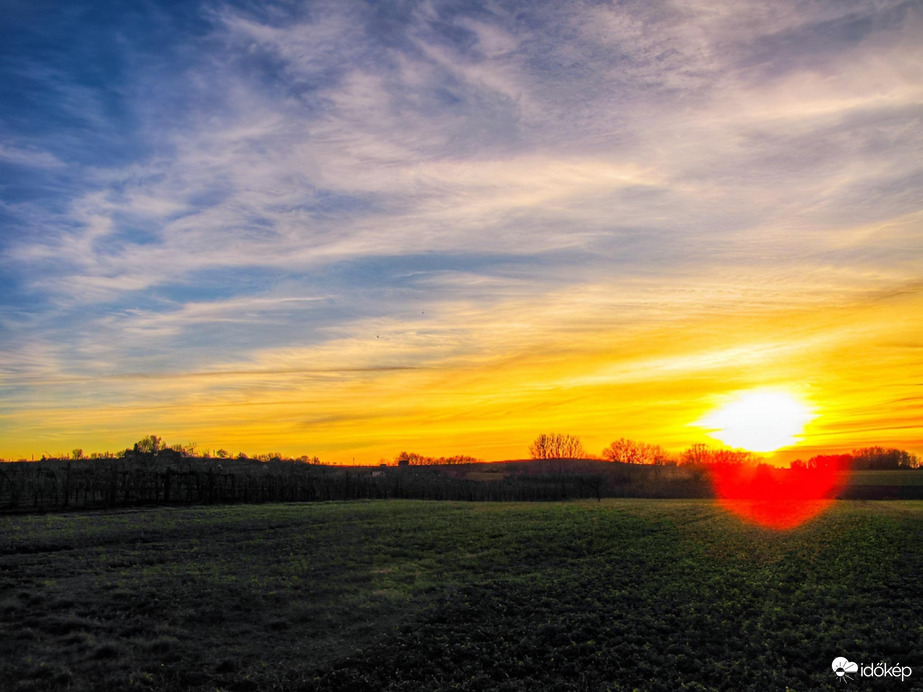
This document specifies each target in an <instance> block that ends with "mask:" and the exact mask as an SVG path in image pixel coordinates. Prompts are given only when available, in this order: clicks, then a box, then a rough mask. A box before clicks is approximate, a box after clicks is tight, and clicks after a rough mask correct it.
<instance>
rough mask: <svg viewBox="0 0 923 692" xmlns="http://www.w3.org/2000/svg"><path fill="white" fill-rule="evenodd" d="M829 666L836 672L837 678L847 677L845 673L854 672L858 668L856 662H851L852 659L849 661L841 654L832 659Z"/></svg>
mask: <svg viewBox="0 0 923 692" xmlns="http://www.w3.org/2000/svg"><path fill="white" fill-rule="evenodd" d="M831 667H832V668H833V672H834V673H836V676H837V677H838V678H848V677H849V676H848V675H847V673H856V672H858V670H859V664H858V663H853V662H852V661H849V660H847V659H845V658H843V657H842V656H838V657H837V658H835V659H833V663H832V664H831Z"/></svg>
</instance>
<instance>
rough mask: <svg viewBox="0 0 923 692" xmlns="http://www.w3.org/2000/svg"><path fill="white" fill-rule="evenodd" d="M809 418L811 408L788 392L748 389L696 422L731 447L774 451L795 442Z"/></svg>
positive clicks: (810, 417) (811, 415)
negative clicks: (748, 390)
mask: <svg viewBox="0 0 923 692" xmlns="http://www.w3.org/2000/svg"><path fill="white" fill-rule="evenodd" d="M813 417H814V416H813V414H812V412H811V410H810V409H809V408H808V407H807V406H806V405H805V404H804V403H802V402H801V401H799V400H798V399H797V398H795V397H794V396H792V395H791V394H788V393H785V392H778V391H751V392H745V393H743V394H741V395H740V396H738V397H737V398H736V399H734V400H733V401H731V402H730V403H728V404H726V405H724V406H723V407H721V408H719V409H718V410H717V411H715V412H714V413H711V414H710V415H708V416H706V417H705V418H703V419H702V420H701V421H700V422H699V423H698V425H701V426H702V427H704V428H706V429H708V430H709V435H711V436H712V437H714V438H716V439H718V440H721V441H722V442H723V443H725V444H727V445H730V446H731V447H740V448H743V449H747V450H750V451H751V452H774V451H775V450H777V449H780V448H782V447H787V446H789V445H793V444H795V443H796V442H797V441H798V436H799V435H800V434H801V432H802V431H803V430H804V426H805V424H806V423H807V422H808V421H809V420H811V419H812V418H813Z"/></svg>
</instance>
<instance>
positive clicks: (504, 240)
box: [0, 0, 923, 415]
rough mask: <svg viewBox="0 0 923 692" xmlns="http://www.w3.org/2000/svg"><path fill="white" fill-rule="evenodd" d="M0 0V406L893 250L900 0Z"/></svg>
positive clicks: (905, 235) (914, 141)
mask: <svg viewBox="0 0 923 692" xmlns="http://www.w3.org/2000/svg"><path fill="white" fill-rule="evenodd" d="M17 12H18V13H19V14H17V13H13V14H11V18H10V20H9V22H10V28H11V31H15V36H14V37H13V38H11V42H10V43H9V44H8V46H9V47H8V48H7V49H6V55H7V56H8V57H9V60H8V61H6V62H5V65H7V67H5V68H4V73H3V75H4V77H6V78H7V79H8V83H9V84H13V85H15V87H16V88H17V94H28V96H18V97H17V98H11V99H8V100H7V101H6V103H5V105H4V106H2V107H0V122H2V123H3V124H4V126H5V129H6V131H7V133H8V134H7V135H5V138H4V141H3V143H2V145H0V169H2V171H3V172H4V173H6V174H8V175H6V176H5V177H6V179H8V180H11V181H13V182H10V183H6V184H4V186H3V187H2V188H0V189H2V192H3V196H4V198H5V199H4V203H3V206H2V208H0V215H2V218H3V219H4V221H5V224H4V225H5V227H6V228H7V229H8V230H7V231H4V232H3V234H2V237H0V247H2V249H3V251H2V259H0V262H2V265H0V266H3V268H4V272H5V273H6V274H8V275H9V277H10V281H9V283H8V286H7V287H6V288H5V289H4V291H5V292H0V324H2V325H3V328H4V330H5V336H4V341H5V342H6V343H5V351H6V354H7V356H8V358H7V362H8V363H9V365H8V366H7V367H8V370H7V376H6V377H7V380H6V381H7V383H8V385H6V386H7V387H8V389H5V390H4V392H5V394H4V398H5V399H6V400H7V401H8V402H10V404H9V405H10V406H12V407H14V408H15V407H16V406H17V405H18V404H17V402H20V403H21V402H24V401H25V398H27V397H28V391H29V384H28V382H29V381H38V380H41V381H42V382H44V383H51V382H53V381H54V378H56V377H57V378H60V379H61V381H64V380H66V379H67V378H78V379H79V378H81V377H98V378H101V379H100V381H101V382H105V381H107V380H106V378H112V379H111V381H109V384H105V385H102V384H101V385H100V387H101V388H102V389H100V390H99V391H98V392H97V393H98V394H100V395H102V390H105V396H108V397H110V399H114V400H120V397H121V400H124V401H125V402H131V403H132V405H136V404H138V399H137V397H136V396H135V393H133V392H131V391H130V390H128V389H126V388H124V387H122V386H121V385H116V384H113V383H115V382H123V381H124V379H118V378H124V377H125V376H126V375H127V374H130V373H142V372H148V373H151V374H152V375H156V377H157V378H161V379H163V378H166V379H165V380H164V381H166V380H169V379H170V376H171V375H170V374H171V373H173V374H175V375H176V378H178V379H177V382H178V381H179V379H181V378H183V377H185V376H187V375H189V374H190V373H210V372H224V373H226V374H229V373H231V372H244V371H246V372H250V370H251V369H252V368H254V367H255V368H256V369H257V370H259V369H261V368H265V369H266V370H267V372H269V371H273V372H276V371H279V372H283V371H286V368H290V367H291V368H295V369H298V368H302V369H315V368H320V369H327V370H331V369H332V370H336V369H338V368H339V369H342V370H343V372H349V371H353V372H357V371H356V368H360V369H361V368H371V369H375V368H379V367H380V368H384V370H382V372H388V371H387V370H386V369H387V368H391V367H411V366H415V365H419V366H420V367H423V368H427V369H429V368H435V369H436V370H437V371H438V369H439V368H441V367H445V368H448V370H447V371H452V372H455V370H454V368H456V366H457V367H461V366H460V365H459V364H460V363H469V362H471V363H473V362H482V361H490V362H494V361H493V360H492V359H494V358H500V359H501V360H502V358H503V357H505V356H501V355H499V354H506V355H507V356H509V357H512V354H519V353H521V351H520V350H519V346H518V345H517V344H518V343H521V340H522V339H523V338H528V337H529V335H531V338H535V339H537V340H538V341H540V342H541V343H542V348H544V349H547V351H548V352H549V353H551V352H556V350H557V349H558V348H559V346H557V345H556V344H560V343H563V342H566V341H567V339H568V338H569V336H568V335H570V334H574V333H577V334H578V335H579V338H578V339H577V341H580V342H581V343H582V340H583V339H592V337H593V334H597V335H600V334H604V333H606V334H608V332H607V327H606V325H610V324H614V323H620V324H623V325H628V326H627V327H626V329H627V333H628V334H634V335H637V334H641V333H642V332H643V333H644V337H643V338H645V339H647V338H650V334H651V333H652V332H647V331H643V330H644V329H648V328H650V329H654V326H653V325H657V328H658V329H661V330H674V329H680V328H684V325H685V328H691V329H694V328H695V327H694V325H695V324H698V323H699V322H697V320H704V321H705V322H702V323H703V324H704V323H707V322H708V320H711V319H713V318H715V317H721V316H724V317H725V318H726V319H729V320H734V319H738V318H739V317H740V316H741V315H752V314H761V315H765V316H766V319H767V320H769V321H770V322H771V321H772V320H773V319H775V317H774V315H778V314H781V313H784V312H785V311H786V310H789V309H796V310H799V311H802V310H803V311H808V312H810V311H811V310H820V311H823V310H824V309H832V308H836V309H840V308H841V307H843V306H849V305H855V304H857V301H859V302H862V301H866V300H868V301H872V300H873V298H872V296H874V295H877V294H879V293H882V292H884V293H887V292H888V291H894V290H901V288H900V287H902V286H907V285H912V284H913V282H914V281H915V280H917V279H918V278H919V273H920V266H921V260H923V257H921V253H923V245H921V244H920V243H919V237H920V236H919V233H920V231H919V228H920V227H919V222H920V214H921V213H923V211H921V209H923V185H921V182H923V168H921V164H920V161H923V156H921V154H923V135H921V134H920V133H921V132H923V130H921V128H920V127H919V125H920V119H921V116H923V86H921V85H923V79H921V76H923V75H921V73H920V70H921V68H920V65H921V64H923V52H921V48H920V46H921V45H923V42H921V41H920V40H919V38H920V36H921V34H923V15H921V12H920V10H919V7H918V6H917V5H916V4H914V3H904V2H896V1H895V2H878V3H870V2H860V1H858V0H857V1H856V2H819V3H812V4H810V5H805V4H804V3H798V2H780V3H771V4H768V5H767V4H766V3H756V2H749V1H746V2H745V1H740V2H733V3H726V2H721V3H718V2H705V1H704V0H703V1H701V2H696V3H684V4H683V5H681V6H678V5H675V4H672V3H646V2H645V3H641V2H638V3H624V4H621V5H619V6H618V7H614V6H610V5H608V4H606V3H563V4H562V3H550V2H549V3H533V4H530V5H528V6H524V7H519V6H517V7H514V6H513V5H510V4H506V3H483V4H482V3H469V4H461V5H459V4H454V3H442V2H422V1H421V2H417V3H410V4H407V5H402V6H396V5H391V4H386V5H375V4H367V3H335V2H331V3H311V4H310V5H308V6H305V7H303V8H301V9H298V10H296V9H293V8H291V7H288V6H284V5H282V4H268V5H264V6H259V7H251V8H247V7H243V6H240V5H234V4H230V3H227V4H226V3H220V2H218V3H189V4H186V5H184V6H183V7H182V8H174V9H168V8H165V7H155V8H151V7H148V8H146V9H144V8H120V9H116V10H113V11H112V12H110V13H108V14H107V15H105V16H102V15H100V14H99V13H98V12H95V11H94V10H93V9H92V8H91V6H90V5H89V4H82V3H76V4H75V5H73V6H71V7H70V8H69V9H68V11H67V12H66V13H65V14H66V17H59V18H57V19H56V20H55V21H48V22H44V23H43V22H42V21H39V20H40V19H41V18H42V17H41V16H40V15H41V11H40V10H33V11H31V13H30V11H29V10H27V9H21V10H18V11H17ZM73 27H79V28H80V29H82V30H83V31H80V30H74V29H73ZM11 36H12V34H11ZM838 306H839V307H838ZM843 309H844V310H845V309H846V308H844V307H843ZM844 314H845V313H844ZM847 331H848V330H847ZM663 333H664V334H667V333H668V332H667V331H664V332H663ZM832 333H837V334H840V335H841V338H847V337H846V336H844V335H845V334H846V332H841V331H837V330H836V329H834V330H833V332H832ZM607 338H608V337H607ZM638 338H641V337H640V336H639V337H638ZM660 338H663V339H666V340H667V341H669V342H670V343H671V344H672V343H673V340H672V339H671V338H667V337H666V336H662V337H660ZM629 340H630V339H629ZM627 343H628V342H624V343H623V346H622V347H624V348H625V349H627V350H632V349H634V348H635V346H631V347H630V348H629V346H628V345H627ZM804 343H805V346H804V348H813V347H811V346H810V344H811V343H816V342H814V341H811V340H810V339H809V340H808V341H806V342H804ZM622 347H620V348H622ZM561 348H563V347H561ZM724 348H725V345H721V346H720V347H719V346H718V345H715V346H714V349H712V348H711V347H709V346H707V345H703V350H704V351H705V352H712V350H714V352H715V353H719V354H720V353H728V352H733V348H740V349H744V350H746V348H747V345H746V343H745V342H744V343H742V344H739V345H737V346H733V345H732V346H727V348H731V351H727V350H722V349H724ZM817 348H820V347H819V346H818V347H817ZM525 350H526V351H527V350H528V349H525ZM564 351H566V349H564ZM286 354H287V355H286ZM611 357H612V358H613V359H614V360H618V358H619V357H620V356H619V354H618V353H613V354H612V356H611ZM665 357H667V358H674V357H675V360H671V361H670V362H676V363H682V362H686V363H687V364H688V363H689V362H691V361H688V360H687V361H683V359H682V356H681V355H678V354H671V355H668V356H665ZM780 358H781V356H780ZM276 361H280V362H282V361H285V362H287V363H289V361H291V362H290V363H289V364H288V365H278V364H276V365H273V363H275V362H276ZM496 362H500V361H496ZM254 364H256V365H254ZM606 367H608V366H606ZM612 367H614V368H615V370H619V367H621V366H618V365H617V364H616V365H614V366H612ZM625 367H628V366H627V365H626V366H625ZM639 367H641V366H639ZM645 367H646V366H645ZM280 368H281V369H280ZM600 368H601V370H600V371H603V370H605V367H603V366H602V365H600ZM641 369H642V370H644V367H642V368H641ZM17 373H19V375H17ZM17 377H18V378H19V379H18V380H17ZM413 377H417V375H413ZM556 377H557V375H556ZM562 377H563V380H562V381H564V380H567V379H568V378H567V377H566V376H563V375H562ZM573 377H574V378H577V379H579V378H590V379H592V378H593V377H594V375H593V374H592V373H589V374H587V373H582V374H579V375H578V374H574V375H573ZM10 378H12V379H10ZM345 379H346V380H349V379H350V377H349V376H347V377H346V378H345ZM552 379H553V378H552ZM642 379H643V377H642ZM363 381H365V380H363ZM395 381H396V380H395ZM574 381H576V380H574ZM238 384H239V383H238ZM171 386H172V385H171ZM177 386H179V385H177ZM222 386H223V389H222V390H221V391H222V392H223V393H224V394H226V395H230V392H232V391H233V390H234V387H235V386H236V385H234V384H233V381H232V380H231V379H229V380H227V381H226V383H225V385H222ZM267 386H269V387H270V389H272V390H284V388H285V384H284V382H283V381H274V383H273V384H272V385H271V386H270V385H267ZM197 387H198V389H197ZM202 387H203V385H201V384H195V385H189V386H188V387H187V386H185V385H183V386H181V387H180V389H179V390H171V391H172V394H171V395H172V396H178V397H181V398H184V397H185V398H188V397H193V399H195V400H199V399H198V397H194V396H193V395H194V393H195V392H197V391H198V392H203V391H204V389H202ZM52 389H53V388H52ZM296 389H297V387H293V388H292V392H293V396H295V395H294V392H295V391H296ZM48 391H50V390H48ZM164 391H165V392H166V391H167V390H164ZM240 391H241V392H251V390H250V389H248V388H246V387H244V388H243V389H241V390H240ZM72 395H73V392H72V391H67V392H65V391H64V390H61V391H60V392H58V394H57V395H49V396H51V399H53V398H54V396H58V397H61V398H62V400H63V398H66V397H67V396H72ZM249 395H250V394H247V396H249ZM43 396H44V395H43ZM242 396H243V395H242ZM299 396H300V395H299ZM331 396H332V395H331ZM296 398H297V397H296ZM51 399H47V400H46V399H44V398H43V399H42V400H43V401H46V403H47V402H50V401H51ZM184 400H187V399H184ZM190 400H191V399H190ZM49 405H50V404H49ZM126 405H127V404H126ZM325 405H326V406H330V407H336V406H339V405H338V404H335V401H334V399H333V398H331V399H329V400H328V401H327V403H326V404H325ZM338 410H339V409H338ZM337 415H340V414H337ZM344 415H345V414H344Z"/></svg>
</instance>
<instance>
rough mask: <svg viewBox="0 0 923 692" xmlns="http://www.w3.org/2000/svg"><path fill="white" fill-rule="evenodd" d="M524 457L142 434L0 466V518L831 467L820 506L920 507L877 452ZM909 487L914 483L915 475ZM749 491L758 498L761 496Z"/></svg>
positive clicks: (639, 490)
mask: <svg viewBox="0 0 923 692" xmlns="http://www.w3.org/2000/svg"><path fill="white" fill-rule="evenodd" d="M529 450H530V453H531V454H532V456H533V459H532V460H528V461H527V460H520V461H508V462H492V463H487V462H483V461H480V460H477V459H474V458H473V457H470V456H465V455H457V456H452V457H438V458H437V457H428V456H425V455H421V454H417V453H408V452H401V453H400V454H398V455H397V456H396V457H395V459H394V462H393V465H387V464H382V465H380V466H334V465H328V464H323V463H321V461H320V459H319V458H318V457H316V456H313V457H309V456H307V455H304V456H300V457H297V458H290V457H285V456H283V455H282V454H280V453H268V454H259V455H256V456H254V457H253V458H250V457H248V456H247V455H245V454H238V455H237V456H236V457H233V456H232V455H231V454H230V453H229V452H227V451H226V450H224V449H220V450H218V452H216V454H215V456H211V454H210V453H209V452H208V451H205V452H202V453H201V454H199V455H196V453H195V452H196V445H195V444H192V443H190V444H187V445H173V446H168V445H166V444H165V443H164V441H163V438H161V437H159V436H157V435H149V436H146V437H144V438H142V439H141V440H139V441H138V442H137V443H136V444H135V445H133V446H132V447H131V448H128V449H125V450H123V451H121V452H118V453H116V454H111V453H108V452H106V453H93V454H90V455H89V456H87V455H85V454H84V453H83V450H82V449H75V450H73V452H72V453H71V454H69V455H61V457H60V458H46V457H43V458H42V460H41V461H39V462H25V461H19V462H8V463H3V464H0V512H35V511H53V510H74V509H108V508H113V507H133V506H151V505H194V504H229V503H262V502H317V501H328V500H340V501H342V500H365V499H423V500H463V501H554V500H568V499H580V498H593V499H597V500H600V499H602V498H604V497H638V498H644V497H647V498H711V497H716V494H719V492H720V491H722V490H723V489H728V488H729V489H730V490H729V491H728V492H730V493H731V494H732V495H733V496H734V499H745V498H743V494H745V492H746V491H747V490H746V489H747V488H771V489H774V490H773V492H776V493H777V494H779V493H783V492H789V490H786V489H787V488H791V487H793V486H791V482H792V480H798V481H799V483H802V485H801V487H802V488H803V487H809V486H810V484H811V483H813V480H812V479H813V476H810V473H811V472H812V471H817V472H818V474H819V473H820V471H821V470H830V469H831V468H833V469H835V470H838V471H839V470H848V469H853V470H854V471H855V470H859V471H861V472H862V473H865V474H867V475H866V477H865V478H864V482H862V483H859V484H853V483H850V484H849V485H846V484H845V483H844V482H842V481H838V480H837V479H836V478H834V477H833V476H826V477H825V480H824V481H823V482H824V483H827V486H828V491H827V492H826V494H825V495H824V497H825V498H833V497H839V498H844V499H914V498H923V482H921V483H904V482H895V478H894V477H893V476H888V477H885V475H886V474H889V473H891V472H894V471H907V470H911V469H918V468H919V460H918V459H917V457H916V456H915V455H913V454H911V453H909V452H906V451H904V450H898V449H888V448H883V447H868V448H862V449H857V450H854V451H853V453H852V454H842V455H818V456H815V457H811V458H810V459H808V460H807V461H801V460H796V461H795V462H793V463H792V464H791V468H790V469H777V468H774V467H770V466H769V465H767V464H764V463H761V460H760V458H759V457H755V456H754V455H752V454H750V453H749V452H745V451H741V450H728V449H714V448H711V447H709V446H708V445H704V444H696V445H693V446H692V447H690V448H688V449H687V450H684V451H683V452H682V453H681V454H679V455H677V456H675V457H672V456H670V455H669V454H667V453H666V452H665V450H663V448H661V447H659V446H658V445H649V444H646V443H641V442H634V441H631V440H627V439H625V438H620V439H619V440H617V441H615V442H613V443H612V444H611V445H610V446H609V447H607V448H606V450H604V453H603V457H604V459H591V458H588V457H587V455H586V453H585V452H584V450H583V448H582V445H581V444H580V439H579V438H578V437H576V436H574V435H562V434H557V433H554V434H545V435H540V436H538V437H537V438H536V440H535V441H534V442H533V444H532V445H531V446H530V448H529ZM735 469H740V470H739V471H738V470H735ZM719 472H720V478H719ZM793 474H795V475H793ZM799 474H800V475H799ZM805 474H808V475H807V476H806V475H805ZM869 474H870V475H871V482H869ZM875 474H879V475H878V476H876V475H875ZM882 474H885V475H882ZM796 475H797V476H798V477H797V478H796V477H795V476H796ZM910 475H911V476H913V477H915V478H916V477H917V474H916V473H914V474H910ZM716 478H719V481H716V480H715V479H716ZM749 478H759V479H762V480H761V481H760V482H759V483H755V482H753V483H750V484H749V485H747V484H746V483H744V482H743V481H742V479H749ZM818 478H819V476H818ZM919 478H920V479H921V481H923V475H920V476H919ZM721 479H723V480H721ZM831 479H832V480H831ZM834 481H836V482H834ZM814 485H817V483H814ZM780 489H781V490H780ZM760 492H761V493H762V495H763V496H765V495H766V493H768V492H769V490H761V491H760ZM795 495H797V493H795ZM773 497H775V496H773ZM757 499H759V498H757ZM793 499H798V498H797V497H793Z"/></svg>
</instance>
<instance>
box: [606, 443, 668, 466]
mask: <svg viewBox="0 0 923 692" xmlns="http://www.w3.org/2000/svg"><path fill="white" fill-rule="evenodd" d="M603 459H606V460H607V461H619V462H621V463H623V464H666V463H667V462H668V461H670V454H669V453H668V452H667V450H665V449H664V448H663V447H661V446H660V445H651V444H647V443H645V442H635V441H634V440H629V439H626V438H624V437H623V438H621V439H618V440H616V441H615V442H613V443H612V444H610V445H609V446H608V447H606V448H605V449H604V450H603Z"/></svg>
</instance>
